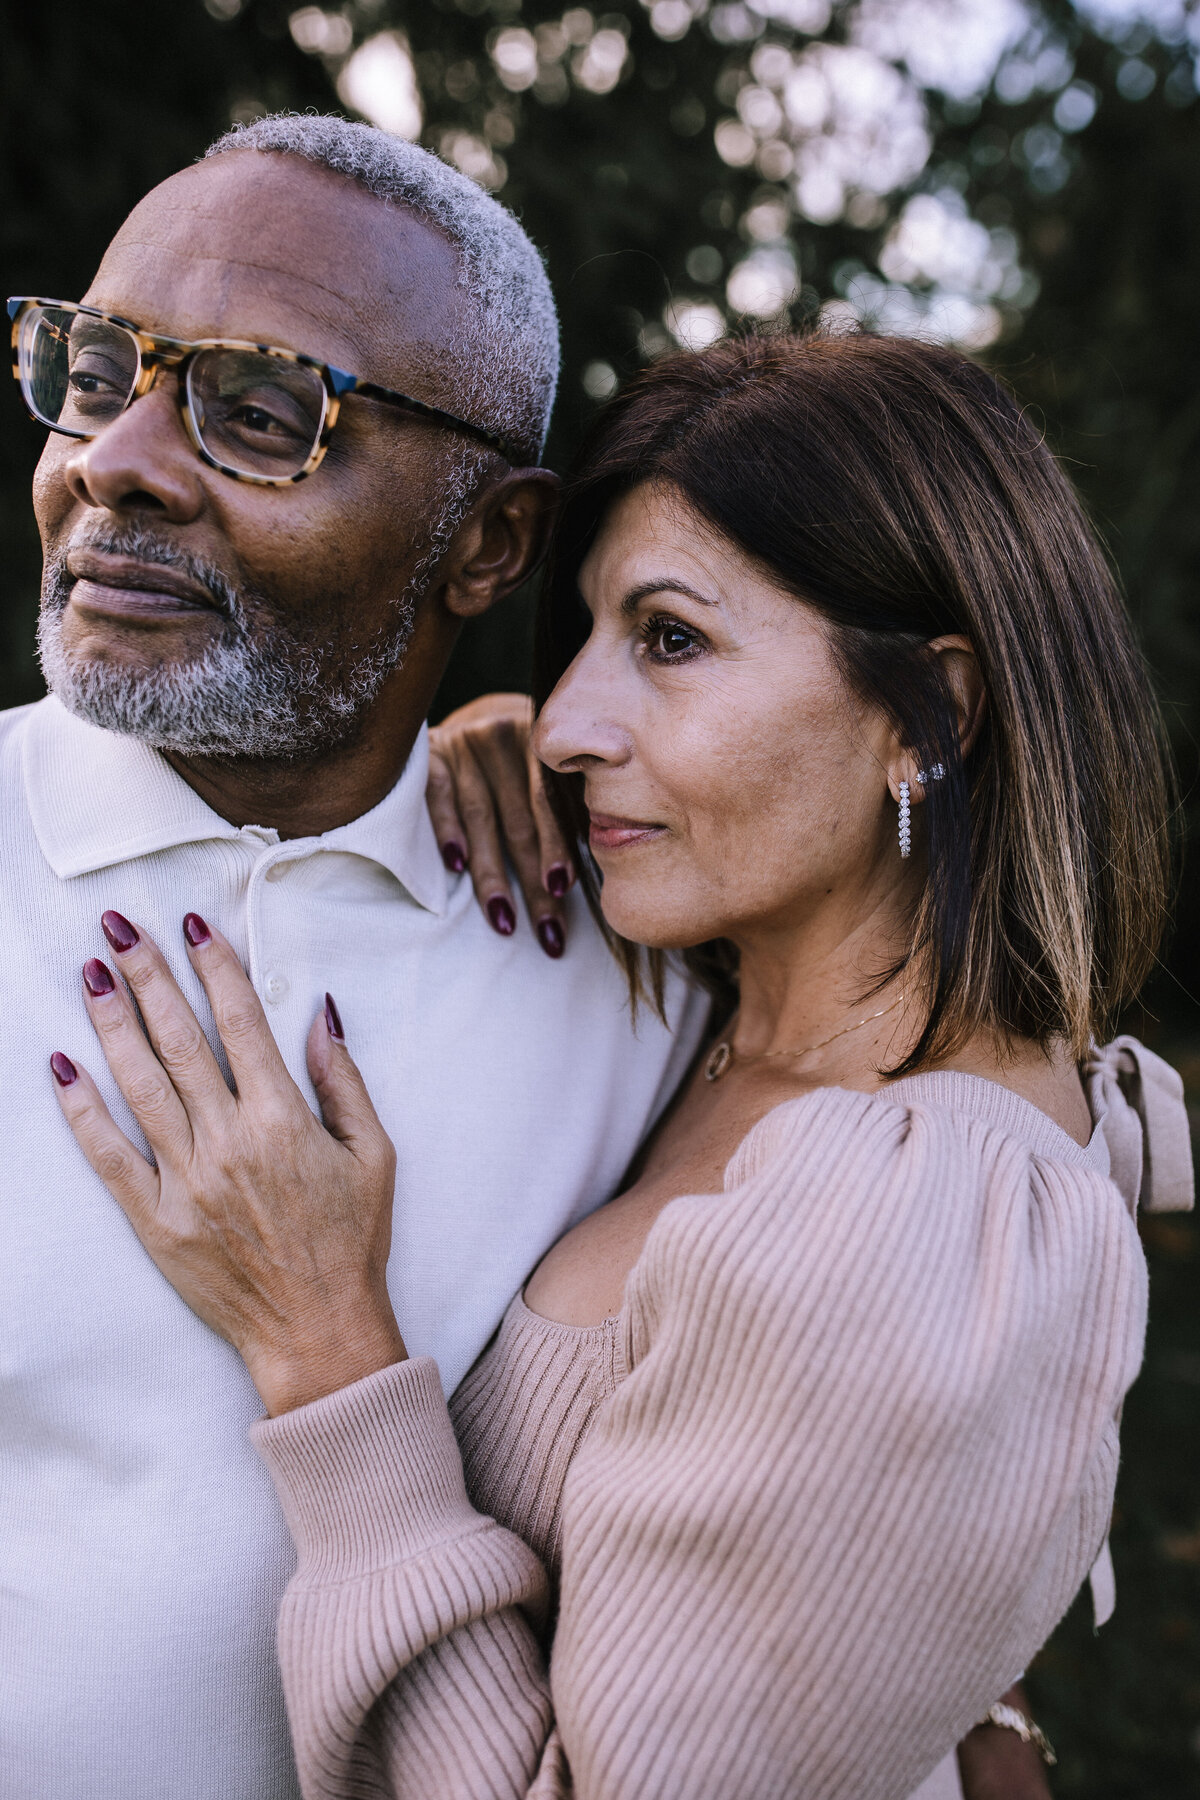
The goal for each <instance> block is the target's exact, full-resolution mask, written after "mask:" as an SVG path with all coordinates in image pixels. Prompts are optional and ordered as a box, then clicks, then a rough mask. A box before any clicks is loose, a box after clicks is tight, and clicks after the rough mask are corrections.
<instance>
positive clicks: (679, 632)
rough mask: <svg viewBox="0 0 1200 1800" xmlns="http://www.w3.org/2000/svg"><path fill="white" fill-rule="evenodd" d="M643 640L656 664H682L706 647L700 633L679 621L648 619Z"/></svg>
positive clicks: (643, 629)
mask: <svg viewBox="0 0 1200 1800" xmlns="http://www.w3.org/2000/svg"><path fill="white" fill-rule="evenodd" d="M642 638H643V641H644V643H645V645H646V649H647V652H648V654H649V655H650V656H651V657H653V658H654V660H655V661H656V662H681V661H683V660H684V659H685V658H687V657H691V656H695V655H697V654H698V653H699V651H700V650H701V649H702V648H703V645H704V640H703V638H702V637H701V636H700V633H699V632H698V631H693V630H692V628H691V626H690V625H684V624H683V623H682V622H681V621H680V620H679V619H661V618H660V619H648V620H647V621H646V624H645V625H644V626H643V627H642Z"/></svg>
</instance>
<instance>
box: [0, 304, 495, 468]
mask: <svg viewBox="0 0 1200 1800" xmlns="http://www.w3.org/2000/svg"><path fill="white" fill-rule="evenodd" d="M7 304H8V316H9V318H10V319H11V320H12V351H13V376H14V378H15V380H16V381H17V383H18V385H19V386H20V389H21V399H22V401H23V402H24V406H25V410H26V412H27V413H28V414H29V416H30V418H31V419H35V420H36V421H37V423H38V424H39V425H45V426H47V427H48V428H49V430H51V431H56V432H58V433H59V434H60V435H61V436H63V437H70V438H77V439H81V440H83V441H84V442H89V441H90V440H91V439H93V438H95V437H98V436H99V435H100V433H99V432H96V431H75V430H72V428H71V427H70V426H69V425H57V424H55V423H54V421H53V420H52V419H47V418H46V417H45V416H44V415H43V414H42V413H40V412H39V411H38V409H37V407H36V406H35V405H34V403H33V396H32V384H31V383H30V382H29V381H27V380H26V375H25V371H24V370H23V369H22V366H21V326H22V323H23V321H24V319H25V317H26V315H27V314H28V313H30V312H32V311H33V309H34V308H35V307H54V308H55V309H56V310H57V311H59V312H67V313H76V314H82V315H83V316H84V317H86V318H89V319H100V320H101V321H102V322H103V323H104V324H106V325H117V326H119V327H120V328H121V329H122V330H124V331H127V332H128V333H129V335H130V336H131V337H132V338H133V340H134V342H135V344H136V345H137V352H138V366H137V373H136V374H135V376H134V378H133V386H132V387H131V389H130V391H129V396H128V398H127V400H126V401H125V404H124V406H123V407H122V408H121V412H128V410H129V408H130V407H131V406H132V405H133V403H134V401H135V400H140V399H141V398H142V396H143V395H144V394H148V393H149V392H150V389H151V388H152V387H153V386H154V383H155V381H156V380H157V379H158V375H159V373H160V371H161V370H163V369H175V370H177V371H178V373H179V378H180V379H179V410H180V413H181V414H182V417H183V422H184V426H185V428H186V430H187V434H188V437H189V438H190V439H191V443H192V448H193V449H194V450H195V452H196V454H197V456H198V457H199V458H200V459H201V461H202V462H205V463H207V464H208V466H209V468H211V469H217V470H219V471H220V473H221V474H222V475H228V476H229V477H230V479H231V480H233V481H246V482H249V483H251V485H253V486H254V487H292V486H294V485H295V483H296V482H297V481H304V480H305V479H306V478H307V477H308V476H309V475H311V474H312V473H313V472H314V470H316V469H319V468H320V466H321V464H322V463H323V462H324V460H325V453H326V451H327V450H328V449H329V440H330V438H331V437H332V436H333V428H334V426H335V425H336V424H337V422H338V414H339V413H340V412H341V407H342V401H343V400H344V399H345V398H346V396H347V394H361V396H362V397H363V399H364V400H379V401H382V402H383V404H384V405H385V406H394V407H396V408H397V409H398V410H399V411H401V412H407V413H413V414H415V415H416V416H417V417H418V418H422V419H428V420H430V421H431V423H433V424H435V425H444V426H446V427H447V428H448V429H450V430H452V431H462V432H466V434H467V435H468V436H469V437H473V438H476V439H478V440H479V442H480V443H482V444H486V445H487V446H488V448H489V449H490V450H495V451H496V452H497V453H498V454H499V455H500V456H502V457H503V458H504V460H505V461H506V462H508V463H512V464H513V465H514V466H516V465H517V463H518V458H517V457H516V456H515V455H514V454H513V451H512V449H511V447H510V446H509V445H508V444H507V443H506V441H505V440H504V438H502V437H500V436H498V435H497V434H496V433H495V432H492V431H487V430H485V429H484V427H483V426H481V425H472V424H470V423H469V422H468V421H467V420H466V419H460V418H459V417H458V415H457V414H456V413H451V412H446V411H444V410H443V408H442V407H440V406H430V405H429V404H428V402H427V401H424V400H416V399H414V398H413V396H412V395H411V394H401V393H398V392H397V391H396V389H395V388H386V387H381V386H380V385H379V383H378V382H375V381H364V380H363V379H362V377H361V376H358V375H351V374H350V373H349V372H348V371H347V370H345V369H337V368H335V367H334V366H333V364H332V363H323V362H318V361H317V359H316V357H314V356H305V355H304V354H303V353H302V352H301V351H299V350H285V349H283V348H282V347H281V346H280V345H278V344H259V343H253V342H251V341H249V340H247V339H243V338H200V339H198V340H196V341H195V342H192V341H190V340H188V339H186V338H172V337H161V336H159V335H158V333H157V332H153V331H143V330H142V328H141V326H140V325H135V324H134V323H133V321H132V320H131V319H126V318H122V316H121V315H120V314H119V313H110V312H104V311H103V310H102V309H101V308H100V307H98V306H84V305H83V304H82V303H81V302H77V301H73V300H46V299H43V298H42V297H41V296H40V295H36V294H16V295H14V296H13V297H12V298H11V299H10V300H9V301H8V303H7ZM202 350H253V351H257V352H258V354H259V355H260V356H270V357H275V358H277V359H278V360H279V361H280V362H290V363H299V364H300V365H301V366H302V367H303V368H306V369H312V370H313V371H314V372H315V373H316V374H317V375H319V376H320V378H321V384H322V386H323V387H324V389H325V406H324V412H323V414H322V418H321V427H320V431H319V432H318V435H317V439H316V442H315V444H314V445H313V449H312V454H311V455H310V456H309V459H308V461H307V462H306V463H305V465H304V467H303V468H302V469H298V470H297V471H296V473H295V474H294V475H251V474H248V473H247V472H246V470H244V469H234V468H231V467H230V465H229V464H228V463H223V462H220V461H219V460H218V459H217V458H216V457H215V456H214V455H213V454H212V452H211V451H210V450H208V449H206V448H205V446H204V444H203V442H202V441H201V438H200V432H199V429H198V428H197V425H196V420H195V416H194V414H193V412H192V402H191V392H190V384H189V382H188V379H187V376H188V369H189V365H190V364H191V361H192V359H193V357H195V356H197V355H198V354H199V353H200V351H202ZM120 416H121V414H120V413H118V414H117V415H116V417H118V418H119V417H120ZM106 423H107V424H109V425H111V424H112V420H111V419H109V420H108V421H107V422H106ZM104 429H105V426H103V425H102V426H101V427H100V430H101V431H103V430H104Z"/></svg>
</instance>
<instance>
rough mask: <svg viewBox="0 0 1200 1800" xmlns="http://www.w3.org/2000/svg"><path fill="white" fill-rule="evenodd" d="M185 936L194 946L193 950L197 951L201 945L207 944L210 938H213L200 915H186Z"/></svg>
mask: <svg viewBox="0 0 1200 1800" xmlns="http://www.w3.org/2000/svg"><path fill="white" fill-rule="evenodd" d="M183 935H184V937H185V938H186V939H187V941H188V943H189V944H190V945H191V946H192V949H193V950H196V949H198V948H199V947H200V945H201V944H207V942H208V940H209V938H211V936H212V932H211V931H210V930H209V929H208V926H207V925H206V924H205V923H204V920H203V919H202V918H201V917H200V914H199V913H184V915H183Z"/></svg>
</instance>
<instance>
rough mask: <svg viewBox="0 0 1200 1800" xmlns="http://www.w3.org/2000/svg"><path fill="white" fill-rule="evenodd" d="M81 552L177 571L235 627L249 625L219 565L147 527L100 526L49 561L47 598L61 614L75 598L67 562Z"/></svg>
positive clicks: (76, 538) (238, 597)
mask: <svg viewBox="0 0 1200 1800" xmlns="http://www.w3.org/2000/svg"><path fill="white" fill-rule="evenodd" d="M79 550H96V551H99V552H100V553H101V554H102V555H107V556H124V557H128V558H130V560H132V561H134V562H141V563H149V564H151V565H152V566H153V567H155V568H160V569H174V570H175V571H176V572H177V573H178V574H180V575H184V576H186V577H187V579H188V580H189V581H191V582H193V583H194V584H195V585H196V586H197V587H199V588H202V589H203V590H204V592H205V593H206V594H207V595H208V596H209V597H210V599H211V600H212V603H213V606H214V607H215V609H216V610H217V611H218V612H220V613H223V614H224V615H225V617H226V618H227V619H229V620H230V621H231V622H232V623H233V624H235V625H244V623H245V611H246V609H245V606H244V605H243V603H242V599H241V594H240V592H239V589H238V588H237V587H236V586H235V585H234V583H233V582H231V581H230V579H229V577H228V576H227V575H226V574H224V572H223V571H222V570H221V569H219V568H218V567H217V565H216V564H215V563H212V562H209V561H208V559H207V558H206V557H202V556H195V555H194V554H193V553H192V552H191V551H190V550H184V549H183V548H182V547H181V546H180V545H178V544H175V543H172V542H171V540H170V539H169V538H166V537H162V536H160V535H158V534H156V533H155V532H153V531H148V530H147V529H146V528H145V526H143V525H125V526H112V525H108V526H100V525H99V524H97V525H95V526H93V527H92V528H91V529H90V530H86V529H85V530H83V531H78V532H76V533H75V535H74V536H73V537H72V538H71V540H70V542H69V543H67V544H65V545H64V546H63V548H62V549H61V550H59V551H58V552H57V553H56V554H55V555H54V556H53V557H51V558H49V559H48V560H47V563H46V578H45V583H44V594H43V598H44V600H45V602H46V604H47V605H49V606H51V607H53V608H54V609H55V610H56V611H61V610H62V609H63V608H64V607H65V606H66V604H67V602H68V600H69V599H70V597H71V589H72V587H73V586H74V585H75V578H74V576H73V575H72V574H71V572H70V570H69V569H68V567H67V563H68V560H69V558H70V557H71V555H72V554H73V553H74V552H76V551H79Z"/></svg>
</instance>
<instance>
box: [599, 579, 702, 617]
mask: <svg viewBox="0 0 1200 1800" xmlns="http://www.w3.org/2000/svg"><path fill="white" fill-rule="evenodd" d="M651 594H686V595H687V597H688V599H689V600H695V601H696V602H697V604H698V605H700V606H716V605H718V604H719V603H718V602H717V601H716V600H713V599H711V598H710V597H709V596H708V595H707V594H701V593H699V592H697V590H696V589H695V588H694V587H689V586H688V584H687V582H686V581H676V580H675V578H674V576H672V575H656V576H653V577H652V578H651V579H650V580H649V581H639V582H638V584H637V586H636V587H631V588H630V590H629V592H628V593H627V594H626V596H625V598H624V599H623V600H622V602H621V611H622V612H623V613H634V612H636V611H637V609H638V607H639V606H640V604H641V602H642V601H643V600H646V599H648V598H649V596H650V595H651Z"/></svg>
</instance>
